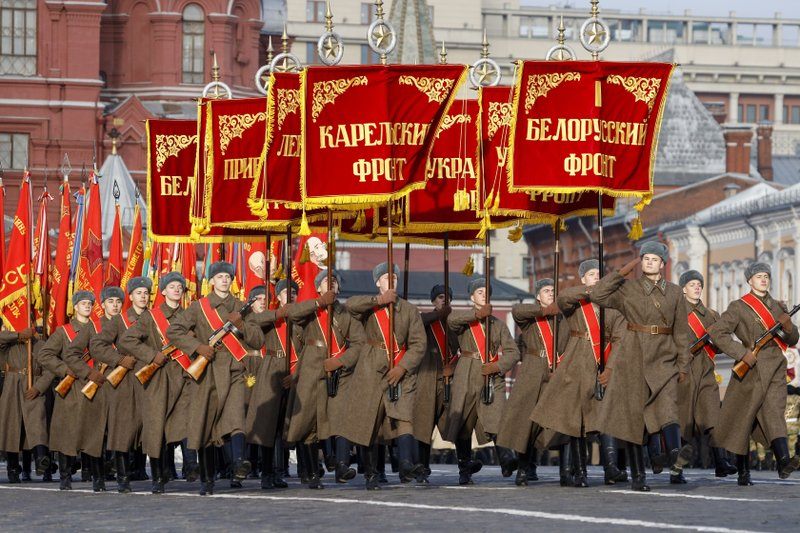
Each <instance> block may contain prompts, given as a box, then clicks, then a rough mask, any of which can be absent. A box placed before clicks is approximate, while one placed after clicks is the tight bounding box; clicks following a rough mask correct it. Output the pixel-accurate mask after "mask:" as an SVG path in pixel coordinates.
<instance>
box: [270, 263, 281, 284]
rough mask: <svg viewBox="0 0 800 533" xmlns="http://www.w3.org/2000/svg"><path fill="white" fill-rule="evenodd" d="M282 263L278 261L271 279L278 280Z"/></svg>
mask: <svg viewBox="0 0 800 533" xmlns="http://www.w3.org/2000/svg"><path fill="white" fill-rule="evenodd" d="M283 275H284V274H283V263H278V268H276V269H275V272H273V273H272V279H273V280H279V279H281V278H282V277H283Z"/></svg>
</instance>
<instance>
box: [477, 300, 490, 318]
mask: <svg viewBox="0 0 800 533" xmlns="http://www.w3.org/2000/svg"><path fill="white" fill-rule="evenodd" d="M491 314H492V306H491V304H485V305H482V306H480V307H479V308H477V309H476V310H475V318H477V319H478V320H483V319H484V318H487V317H489V316H491Z"/></svg>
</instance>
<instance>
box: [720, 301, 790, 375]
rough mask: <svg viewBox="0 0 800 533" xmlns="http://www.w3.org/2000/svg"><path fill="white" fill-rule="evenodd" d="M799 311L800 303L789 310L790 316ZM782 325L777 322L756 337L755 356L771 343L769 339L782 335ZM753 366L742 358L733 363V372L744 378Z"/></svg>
mask: <svg viewBox="0 0 800 533" xmlns="http://www.w3.org/2000/svg"><path fill="white" fill-rule="evenodd" d="M798 311H800V304H797V305H795V306H794V307H793V308H792V310H791V311H789V316H794V314H795V313H797V312H798ZM781 327H782V325H781V323H780V322H775V324H774V325H773V326H772V327H771V328H769V329H768V330H767V331H765V332H764V333H763V334H761V336H760V337H759V338H757V339H756V342H755V344H754V346H753V357H758V352H760V351H761V348H763V347H764V346H766V345H767V344H768V343H769V341H771V340H772V339H774V338H775V337H777V336H780V333H779V332H780V329H781ZM751 368H752V367H751V366H750V365H748V364H747V363H745V362H744V360H741V361H739V362H738V363H736V364H735V365H733V373H734V374H736V376H737V377H738V378H739V379H744V377H745V376H746V375H747V373H748V372H750V369H751Z"/></svg>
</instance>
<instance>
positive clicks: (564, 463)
mask: <svg viewBox="0 0 800 533" xmlns="http://www.w3.org/2000/svg"><path fill="white" fill-rule="evenodd" d="M558 473H559V478H560V483H561V486H562V487H572V486H573V485H574V484H575V481H574V477H573V476H574V473H573V471H572V447H571V446H570V445H569V444H562V445H561V447H560V448H559V451H558Z"/></svg>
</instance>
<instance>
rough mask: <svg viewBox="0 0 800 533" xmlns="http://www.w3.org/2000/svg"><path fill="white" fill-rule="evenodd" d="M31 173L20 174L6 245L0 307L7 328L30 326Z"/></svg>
mask: <svg viewBox="0 0 800 533" xmlns="http://www.w3.org/2000/svg"><path fill="white" fill-rule="evenodd" d="M31 203H32V198H31V185H30V173H28V172H27V171H26V172H25V175H24V176H23V177H22V185H21V186H20V191H19V203H18V204H17V214H16V215H15V216H14V228H13V229H12V230H11V241H10V242H9V247H8V258H7V260H6V262H5V265H4V266H5V271H4V272H3V286H2V288H0V307H2V309H3V324H4V325H5V327H6V329H8V330H11V331H20V330H23V329H25V328H28V327H30V326H31V306H30V298H29V291H30V286H29V283H30V275H31V256H32V253H31V252H32V251H33V239H31V231H32V230H33V225H32V224H31V211H32V210H33V209H32V206H31Z"/></svg>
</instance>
